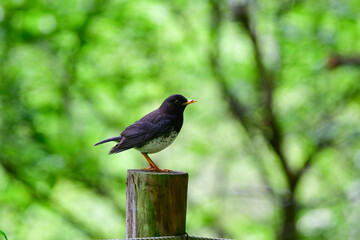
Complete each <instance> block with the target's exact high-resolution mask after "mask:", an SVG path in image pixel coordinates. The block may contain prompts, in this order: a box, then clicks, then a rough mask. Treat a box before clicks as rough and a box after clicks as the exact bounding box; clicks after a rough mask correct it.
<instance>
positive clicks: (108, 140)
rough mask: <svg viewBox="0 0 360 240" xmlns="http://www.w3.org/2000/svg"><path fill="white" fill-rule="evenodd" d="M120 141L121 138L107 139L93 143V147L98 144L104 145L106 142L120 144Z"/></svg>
mask: <svg viewBox="0 0 360 240" xmlns="http://www.w3.org/2000/svg"><path fill="white" fill-rule="evenodd" d="M121 139H122V136H116V137H111V138H107V139H104V140H102V141H100V142H98V143H95V144H94V147H95V146H97V145H99V144H103V143H106V142H112V141H115V142H120V140H121Z"/></svg>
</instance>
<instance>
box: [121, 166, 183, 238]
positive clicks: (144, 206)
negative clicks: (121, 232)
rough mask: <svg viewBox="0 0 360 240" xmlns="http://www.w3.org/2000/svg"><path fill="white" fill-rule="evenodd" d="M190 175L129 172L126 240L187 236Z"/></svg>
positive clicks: (142, 171)
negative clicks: (127, 239)
mask: <svg viewBox="0 0 360 240" xmlns="http://www.w3.org/2000/svg"><path fill="white" fill-rule="evenodd" d="M187 185H188V174H187V173H185V172H175V171H172V172H169V173H163V172H149V171H144V170H128V175H127V189H126V205H127V206H126V238H139V237H160V236H175V235H184V234H185V224H186V202H187Z"/></svg>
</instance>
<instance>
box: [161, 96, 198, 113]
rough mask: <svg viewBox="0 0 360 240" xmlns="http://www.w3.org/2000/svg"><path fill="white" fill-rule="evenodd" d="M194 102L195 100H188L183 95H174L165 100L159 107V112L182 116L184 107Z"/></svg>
mask: <svg viewBox="0 0 360 240" xmlns="http://www.w3.org/2000/svg"><path fill="white" fill-rule="evenodd" d="M194 102H196V100H188V99H186V98H185V97H184V96H183V95H180V94H174V95H171V96H170V97H168V98H167V99H165V101H164V102H163V103H162V104H161V106H160V110H162V111H163V112H166V113H170V114H175V115H176V114H182V113H183V112H184V110H185V107H186V106H187V105H189V104H191V103H194Z"/></svg>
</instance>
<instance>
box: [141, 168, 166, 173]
mask: <svg viewBox="0 0 360 240" xmlns="http://www.w3.org/2000/svg"><path fill="white" fill-rule="evenodd" d="M143 170H146V171H151V172H171V170H169V169H160V168H155V167H149V168H143Z"/></svg>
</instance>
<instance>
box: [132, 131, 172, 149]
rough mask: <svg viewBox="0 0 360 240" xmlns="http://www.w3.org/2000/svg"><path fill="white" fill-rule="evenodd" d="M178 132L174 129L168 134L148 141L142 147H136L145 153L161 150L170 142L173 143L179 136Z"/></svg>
mask: <svg viewBox="0 0 360 240" xmlns="http://www.w3.org/2000/svg"><path fill="white" fill-rule="evenodd" d="M177 135H178V133H177V132H176V131H175V130H173V131H171V132H169V133H168V134H166V135H163V136H160V137H157V138H154V139H152V140H151V141H149V142H148V143H146V144H145V145H143V146H141V147H137V148H136V149H137V150H139V151H140V152H143V153H156V152H160V151H161V150H163V149H165V148H167V147H168V146H169V145H170V144H172V143H173V142H174V140H175V138H176V137H177Z"/></svg>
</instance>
